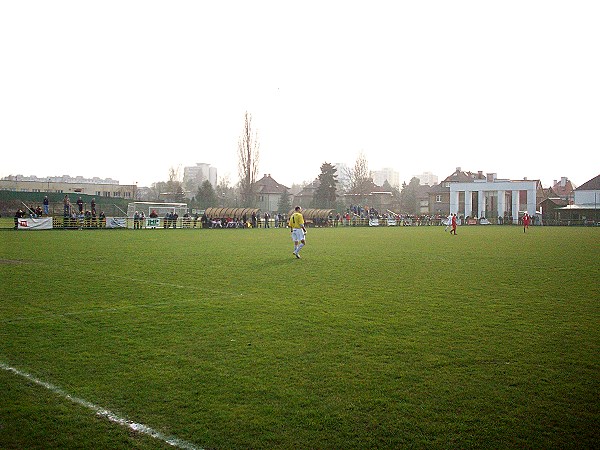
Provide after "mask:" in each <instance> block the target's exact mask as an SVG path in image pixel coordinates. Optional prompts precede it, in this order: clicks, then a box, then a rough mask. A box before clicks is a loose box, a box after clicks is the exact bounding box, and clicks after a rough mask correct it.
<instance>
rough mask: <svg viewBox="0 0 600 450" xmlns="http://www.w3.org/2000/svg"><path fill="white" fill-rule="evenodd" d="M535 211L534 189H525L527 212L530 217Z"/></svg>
mask: <svg viewBox="0 0 600 450" xmlns="http://www.w3.org/2000/svg"><path fill="white" fill-rule="evenodd" d="M535 213H536V198H535V189H527V214H529V215H530V216H531V217H533V216H535Z"/></svg>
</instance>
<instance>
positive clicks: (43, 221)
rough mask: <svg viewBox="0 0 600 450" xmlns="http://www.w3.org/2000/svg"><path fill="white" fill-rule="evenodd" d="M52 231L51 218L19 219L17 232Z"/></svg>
mask: <svg viewBox="0 0 600 450" xmlns="http://www.w3.org/2000/svg"><path fill="white" fill-rule="evenodd" d="M51 229H52V217H39V218H36V219H34V218H32V217H27V218H25V217H24V218H22V219H19V230H51Z"/></svg>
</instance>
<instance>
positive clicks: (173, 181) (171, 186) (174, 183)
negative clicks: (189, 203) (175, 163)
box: [165, 167, 185, 202]
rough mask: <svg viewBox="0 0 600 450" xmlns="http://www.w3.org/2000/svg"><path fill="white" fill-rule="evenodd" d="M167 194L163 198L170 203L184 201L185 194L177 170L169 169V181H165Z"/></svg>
mask: <svg viewBox="0 0 600 450" xmlns="http://www.w3.org/2000/svg"><path fill="white" fill-rule="evenodd" d="M167 190H168V191H167V192H166V193H165V194H166V195H165V198H166V199H167V200H169V201H172V202H182V201H183V200H184V199H185V192H184V190H183V185H182V183H181V180H180V177H179V168H177V169H176V168H174V167H171V168H169V181H167Z"/></svg>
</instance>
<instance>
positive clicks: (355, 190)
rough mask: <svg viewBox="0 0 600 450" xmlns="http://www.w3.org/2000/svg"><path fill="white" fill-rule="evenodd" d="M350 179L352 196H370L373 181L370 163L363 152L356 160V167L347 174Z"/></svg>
mask: <svg viewBox="0 0 600 450" xmlns="http://www.w3.org/2000/svg"><path fill="white" fill-rule="evenodd" d="M346 176H347V177H348V183H349V190H350V193H351V194H368V193H369V192H367V191H369V190H370V189H371V187H372V185H373V180H372V179H371V174H370V172H369V163H368V162H367V158H365V155H364V153H363V152H362V151H361V152H360V153H359V154H358V157H357V158H356V162H355V163H354V167H353V168H352V169H348V171H347V172H346Z"/></svg>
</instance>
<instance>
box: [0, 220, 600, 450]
mask: <svg viewBox="0 0 600 450" xmlns="http://www.w3.org/2000/svg"><path fill="white" fill-rule="evenodd" d="M307 238H308V240H307V246H306V247H305V248H304V249H303V250H302V251H301V256H302V259H300V260H297V259H296V258H295V257H294V256H293V255H292V250H293V244H292V242H291V239H290V233H289V231H288V230H286V229H267V230H265V229H255V230H162V229H161V230H139V231H138V230H135V231H134V230H119V231H110V230H87V231H58V230H56V231H40V232H27V231H19V232H17V231H10V230H6V231H1V232H0V286H1V288H0V294H1V302H0V448H6V449H13V448H14V449H21V448H40V449H42V448H43V449H48V448H61V449H64V448H137V449H155V448H173V447H172V446H178V447H182V448H335V449H342V448H406V447H410V448H594V447H596V448H597V447H598V444H599V437H600V434H599V431H598V430H599V429H600V420H599V417H600V415H599V412H600V411H599V405H600V389H599V388H600V356H599V355H600V327H599V324H600V290H599V285H600V265H599V263H600V229H598V228H575V227H573V228H567V227H560V228H559V227H532V228H530V229H529V230H528V231H527V233H523V230H522V228H520V227H516V226H488V227H485V226H471V227H459V228H458V235H457V236H450V235H449V233H447V232H444V228H443V227H404V228H403V227H393V228H336V229H310V230H309V233H308V235H307Z"/></svg>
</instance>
